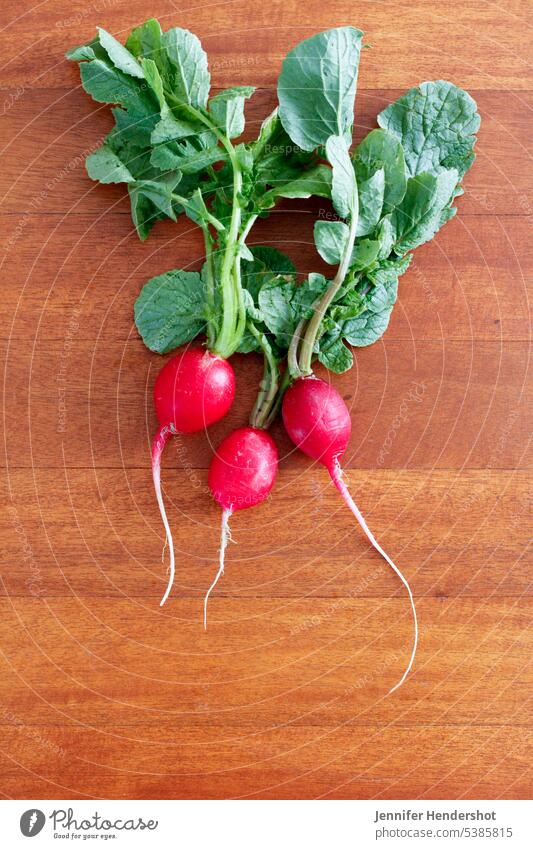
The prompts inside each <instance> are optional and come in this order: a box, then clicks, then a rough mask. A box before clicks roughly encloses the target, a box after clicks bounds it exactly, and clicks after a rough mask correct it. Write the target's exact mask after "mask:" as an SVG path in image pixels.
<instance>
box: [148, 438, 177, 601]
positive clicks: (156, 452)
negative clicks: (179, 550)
mask: <svg viewBox="0 0 533 849" xmlns="http://www.w3.org/2000/svg"><path fill="white" fill-rule="evenodd" d="M175 434H176V430H175V428H174V426H173V425H163V427H161V428H160V429H159V430H158V431H157V433H156V435H155V437H154V441H153V443H152V478H153V481H154V489H155V495H156V498H157V503H158V505H159V512H160V513H161V518H162V520H163V525H164V526H165V534H166V537H165V546H166V545H168V553H169V557H170V563H169V567H168V584H167V588H166V590H165V594H164V596H163V598H162V599H161V602H160V606H161V607H162V606H163V605H164V603H165V601H166V600H167V598H168V596H169V593H170V590H171V589H172V584H173V583H174V573H175V565H174V544H173V542H172V533H171V531H170V525H169V523H168V519H167V513H166V510H165V503H164V501H163V494H162V492H161V455H162V453H163V449H164V447H165V445H166V444H167V441H168V439H169V437H170V436H174V435H175ZM164 551H165V547H163V553H164Z"/></svg>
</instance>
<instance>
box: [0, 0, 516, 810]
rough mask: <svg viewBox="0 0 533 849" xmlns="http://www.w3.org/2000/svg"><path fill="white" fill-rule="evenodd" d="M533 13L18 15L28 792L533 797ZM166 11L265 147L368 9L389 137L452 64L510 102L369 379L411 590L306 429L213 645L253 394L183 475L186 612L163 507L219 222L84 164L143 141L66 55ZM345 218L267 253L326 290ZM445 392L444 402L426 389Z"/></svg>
mask: <svg viewBox="0 0 533 849" xmlns="http://www.w3.org/2000/svg"><path fill="white" fill-rule="evenodd" d="M528 11H529V10H528V4H527V3H526V2H525V0H524V1H523V0H509V2H507V3H505V4H504V5H502V4H496V3H491V2H481V0H473V2H466V3H465V2H464V1H463V0H461V2H459V0H448V2H446V3H440V4H437V3H428V2H413V3H408V4H405V3H401V4H400V3H399V2H397V0H391V1H390V2H379V0H372V2H366V0H363V2H360V3H358V4H355V5H354V4H353V3H348V2H336V3H330V4H326V3H324V2H323V0H307V2H305V3H304V4H302V3H296V2H293V0H284V2H279V0H275V2H268V3H263V4H258V3H252V2H251V0H235V2H214V3H212V2H210V3H207V2H204V0H200V2H197V3H185V4H179V6H178V4H175V3H174V2H172V0H151V2H150V3H146V0H142V2H141V0H128V2H125V0H106V2H94V3H91V2H87V0H69V2H68V3H67V2H65V0H44V2H40V3H31V2H28V0H16V2H15V0H3V2H2V5H1V10H0V16H1V25H2V30H1V38H2V51H1V63H0V64H1V67H2V71H1V77H0V81H1V87H2V90H1V92H0V94H1V103H2V108H1V109H0V115H1V117H0V126H1V127H2V153H1V160H0V162H1V167H0V195H1V197H2V203H1V205H0V228H1V234H2V236H1V262H2V297H1V299H0V320H1V330H0V350H1V354H2V361H3V363H4V364H5V368H4V385H3V423H2V427H3V445H4V452H3V454H2V459H1V467H2V477H3V481H4V484H3V488H2V492H1V504H2V511H1V520H0V521H1V524H0V539H1V548H2V581H1V586H0V622H1V625H0V793H1V794H2V795H3V796H4V797H5V798H93V797H96V798H207V799H211V798H228V797H231V798H241V797H242V798H316V797H320V798H376V799H386V798H396V799H398V798H406V799H408V798H476V799H478V798H530V797H531V793H532V791H533V781H532V775H531V719H532V712H531V695H532V693H531V685H532V683H533V674H532V670H531V657H532V638H531V611H532V606H533V587H532V577H533V575H532V570H531V558H530V556H529V544H530V537H531V512H532V511H531V475H530V469H531V461H532V454H531V449H530V434H531V417H532V409H533V408H532V404H531V381H530V375H529V362H530V339H531V332H530V327H531V325H530V308H529V293H528V286H529V282H530V280H531V272H532V270H533V249H532V230H531V204H532V202H533V200H532V193H531V190H532V184H531V174H532V169H531V139H532V137H533V133H532V121H531V106H532V89H533V85H532V82H531V52H530V44H531V28H530V26H529V25H528ZM150 15H153V16H157V17H159V18H160V20H161V22H162V25H163V26H164V27H169V26H172V25H178V26H183V27H187V28H189V29H191V30H193V31H194V32H195V33H197V34H198V35H199V36H200V38H201V39H202V42H203V44H204V47H205V48H206V50H207V52H208V54H209V57H210V63H211V70H212V76H213V83H214V85H215V87H217V88H219V87H227V86H229V85H235V84H243V83H246V84H254V85H256V86H258V88H259V91H258V92H257V93H256V95H254V97H253V99H252V101H251V103H250V106H249V108H248V112H247V117H248V129H247V132H248V133H249V134H251V133H253V132H254V131H255V130H256V129H257V126H258V123H259V122H260V121H261V119H262V118H263V117H264V116H265V115H266V114H267V111H268V110H269V108H271V107H272V105H273V103H274V102H275V82H276V78H277V74H278V71H279V68H280V64H281V60H282V57H283V56H284V54H285V53H286V52H287V50H288V49H289V48H290V47H291V46H293V45H294V44H295V43H296V42H298V41H299V40H301V39H302V38H304V37H306V36H309V35H311V34H312V33H313V32H316V31H318V30H320V29H326V28H328V27H331V26H337V25H341V24H348V23H351V24H354V25H356V26H359V27H360V28H362V29H363V30H365V33H366V41H367V43H369V44H370V45H371V46H372V49H371V50H366V51H364V54H363V57H362V63H361V70H360V77H359V93H358V105H357V121H356V124H357V126H356V135H357V136H361V135H362V134H363V133H365V132H366V131H367V129H368V128H369V127H372V126H374V125H375V116H376V114H377V112H378V111H379V110H380V109H381V108H382V107H383V106H384V105H385V104H386V103H387V102H389V101H390V100H391V99H393V98H395V97H397V96H398V95H399V94H400V93H401V92H402V91H404V90H405V89H406V88H408V87H410V86H412V85H414V84H416V83H418V82H420V81H422V80H425V79H435V78H444V79H450V80H452V81H453V82H455V83H456V84H458V85H462V86H464V87H466V88H468V90H469V91H471V93H472V94H473V96H474V97H475V98H476V100H477V102H478V105H479V110H480V113H481V116H482V126H481V131H480V134H479V144H478V148H477V154H478V156H477V160H476V163H475V165H474V167H473V168H472V170H471V171H470V172H469V174H468V175H467V178H466V181H465V188H466V193H465V195H464V197H462V198H460V200H459V204H458V206H459V214H458V216H457V217H456V218H455V219H454V220H453V221H452V222H450V223H449V224H448V225H447V226H446V228H444V230H443V231H442V232H441V233H439V234H438V236H437V237H436V238H435V240H434V241H433V242H432V243H430V244H428V245H426V246H424V247H423V248H420V249H419V250H418V251H417V253H416V258H415V261H414V263H413V266H412V268H411V269H410V271H409V272H408V274H406V275H405V277H404V278H403V279H402V283H401V289H400V299H399V303H398V306H397V308H396V310H395V312H394V314H393V318H392V321H391V325H390V328H389V330H388V332H387V334H386V335H385V336H384V337H383V339H382V340H380V342H378V343H377V344H376V345H374V346H373V347H371V348H368V349H364V350H360V351H358V353H357V358H356V363H355V367H354V369H353V370H352V371H351V372H350V373H348V374H345V375H342V376H340V377H339V378H336V385H337V386H338V388H339V389H340V391H341V392H342V394H343V396H344V397H345V399H346V400H347V403H348V405H349V406H350V409H351V412H352V416H353V437H352V441H351V445H350V449H349V452H348V455H347V467H348V469H349V471H348V478H349V482H350V485H351V487H352V489H353V492H354V494H355V495H356V497H357V500H358V502H359V504H360V507H361V509H362V510H363V512H364V513H365V514H366V515H367V517H368V520H369V523H370V524H371V526H372V527H373V529H374V530H375V532H376V534H377V535H378V536H379V538H380V540H381V541H382V542H383V544H384V545H385V547H386V548H387V549H388V550H389V551H390V552H391V553H393V555H394V556H395V559H396V561H397V562H398V564H399V565H400V567H401V568H402V569H403V570H404V572H405V574H406V575H407V577H408V578H409V580H410V582H411V585H412V587H413V590H414V594H415V596H416V601H417V608H418V612H419V619H420V629H421V634H420V647H419V653H418V656H417V660H416V665H415V668H414V671H413V674H412V675H411V677H410V678H409V680H408V681H407V683H406V684H405V685H404V687H402V688H401V689H400V690H399V691H397V692H395V693H394V694H393V695H392V696H387V692H388V690H389V688H390V687H391V686H392V685H393V684H394V683H395V682H396V681H397V680H398V678H399V677H400V675H401V673H402V671H403V668H404V666H405V664H406V661H407V659H408V655H409V647H410V640H411V619H410V610H409V606H408V602H407V600H406V597H405V594H404V592H403V590H402V587H401V586H400V585H399V583H398V581H397V580H396V578H395V576H394V575H393V574H392V572H390V570H387V568H386V566H385V564H384V563H383V562H382V561H381V560H380V559H379V557H378V556H377V555H376V554H375V553H374V552H373V551H372V550H371V549H370V548H369V547H368V545H367V543H366V541H365V539H364V538H362V536H361V534H360V533H359V532H358V530H357V528H356V527H355V526H354V524H353V522H352V519H351V517H350V515H349V514H348V513H347V512H346V510H345V509H344V508H343V506H342V504H341V503H340V502H339V500H338V498H337V496H336V493H335V491H334V490H333V488H332V486H331V485H330V484H329V482H328V480H327V478H326V475H325V473H324V471H323V470H322V469H321V468H319V467H317V466H316V465H313V464H312V463H311V462H310V461H308V460H307V459H306V458H305V457H303V456H302V455H298V454H297V453H296V452H294V451H293V450H292V449H291V445H290V443H289V441H288V439H287V437H286V436H285V435H284V433H283V429H282V427H281V426H280V425H279V424H278V425H276V426H275V428H274V430H273V434H274V436H275V438H276V441H277V443H278V446H279V449H280V454H281V457H282V460H281V470H280V475H279V480H278V483H277V485H276V488H275V490H274V492H273V494H272V497H271V498H269V499H268V501H267V502H266V503H265V504H264V505H262V506H261V507H260V508H257V509H256V510H251V511H245V512H244V513H242V514H240V515H237V516H235V517H234V520H233V533H234V539H235V541H236V543H238V544H237V545H234V546H230V550H229V553H228V561H227V568H226V574H225V576H224V579H223V581H222V582H221V583H220V584H219V586H218V588H217V591H216V593H215V594H214V595H213V597H212V600H211V609H210V627H209V629H208V631H207V633H204V631H203V628H202V621H201V613H202V609H201V605H202V597H203V593H204V592H205V589H206V587H207V586H208V585H209V583H210V581H211V579H212V576H213V570H214V568H215V560H216V549H217V541H218V534H219V527H218V525H219V514H218V512H217V509H216V508H215V507H214V505H213V504H212V502H211V501H210V499H209V498H208V496H207V495H206V477H207V472H206V470H207V466H208V464H209V460H210V457H211V454H212V450H213V446H214V445H216V443H217V442H218V441H219V440H220V439H221V438H222V436H223V435H224V434H225V433H226V432H227V431H228V430H229V429H230V428H231V427H232V426H233V425H236V424H238V423H242V422H244V421H245V420H246V417H247V414H248V411H249V409H250V406H251V404H252V402H253V397H254V393H255V389H256V384H257V381H258V379H259V375H260V371H261V363H260V362H259V360H258V359H256V358H255V356H248V357H240V358H236V371H237V378H238V400H237V402H236V404H235V407H234V409H233V410H232V412H231V414H230V415H229V416H228V418H227V419H226V420H225V421H224V422H222V423H220V424H219V425H217V426H215V427H214V428H212V429H211V430H210V431H209V434H207V435H206V434H200V435H197V436H194V437H191V438H188V439H184V440H182V441H181V440H175V441H174V443H173V444H172V445H171V446H170V447H169V449H168V451H167V455H166V457H165V462H164V485H165V491H166V496H167V498H168V500H169V504H170V517H171V522H172V526H173V529H174V532H175V536H176V547H177V551H178V577H177V583H176V586H175V589H174V591H173V594H172V597H171V601H170V603H169V604H167V606H166V607H164V608H163V609H161V608H160V607H159V598H160V596H161V593H162V590H163V587H164V583H165V566H164V565H163V564H162V562H161V552H162V545H163V538H162V533H161V526H160V520H159V516H158V512H157V507H156V504H155V500H154V497H153V493H152V489H151V478H150V471H149V463H148V460H149V455H148V446H149V440H150V436H151V434H152V433H153V431H154V424H155V420H154V414H153V411H152V406H151V399H150V393H151V388H152V385H153V381H154V377H155V374H156V372H157V369H158V368H159V366H160V364H161V360H160V359H159V358H158V357H157V356H156V355H153V354H150V353H149V352H148V351H147V350H146V349H145V348H144V347H143V345H142V343H141V342H140V341H139V339H138V337H137V335H136V332H135V328H134V327H133V324H132V304H133V301H134V299H135V297H136V295H137V293H138V291H139V287H140V286H141V285H142V283H143V281H144V280H145V279H146V278H147V277H148V276H150V275H153V274H154V273H156V272H162V271H164V270H166V269H168V268H171V267H184V268H193V269H194V268H198V267H199V265H200V264H201V261H202V245H201V240H200V238H199V235H198V233H197V232H196V231H195V230H194V229H192V228H191V225H190V222H188V221H187V220H186V219H181V220H179V221H178V223H177V224H172V223H171V222H167V223H164V224H159V225H157V226H156V228H155V229H154V231H153V234H152V235H151V237H150V239H149V240H148V242H146V243H145V244H141V243H140V242H139V241H138V240H137V238H136V236H135V234H134V233H133V232H132V225H131V220H130V217H129V212H128V203H127V201H126V200H125V198H124V193H123V192H122V190H121V188H120V187H119V186H109V187H102V186H99V185H95V184H94V183H91V181H90V180H89V179H88V178H87V176H86V173H85V169H84V165H83V160H84V157H85V155H86V154H87V153H88V152H89V151H90V150H91V149H93V148H94V147H95V146H96V145H97V144H98V143H99V141H100V140H101V138H102V136H103V135H104V134H105V133H106V132H107V131H108V129H109V127H110V116H109V115H108V114H107V109H106V107H100V106H99V105H97V104H95V103H93V102H91V101H90V99H89V98H88V97H87V96H86V95H85V94H84V93H83V92H82V91H81V89H80V86H79V77H78V71H77V68H76V67H74V66H72V65H71V64H69V63H67V62H66V61H65V60H64V58H63V55H64V52H65V50H66V49H68V48H69V47H71V46H72V45H74V44H77V43H81V42H83V41H86V40H88V39H89V38H90V37H91V36H92V33H93V31H94V27H95V26H96V25H97V24H98V25H102V26H105V27H106V28H107V29H108V30H110V31H111V32H113V33H114V34H115V35H117V36H118V37H120V38H122V39H123V38H124V37H125V35H126V34H127V32H128V31H129V29H131V27H132V26H134V25H135V24H137V23H139V22H140V21H142V20H144V19H145V18H146V17H148V16H150ZM319 209H320V204H319V202H308V201H286V202H284V203H283V204H282V205H281V206H280V207H279V208H278V209H277V210H276V212H275V213H274V214H273V215H272V216H271V217H270V219H269V220H267V221H262V222H260V223H259V224H258V225H257V227H256V229H255V230H254V233H253V236H252V239H251V242H252V243H257V244H263V243H266V244H271V245H276V246H279V247H280V248H282V249H284V250H286V251H287V252H288V253H289V254H290V255H291V256H292V258H293V259H294V260H295V262H296V264H297V267H298V271H299V272H300V273H301V274H302V275H304V274H306V273H307V272H308V271H309V270H311V269H314V270H318V269H320V268H321V266H320V263H319V262H317V258H316V256H315V253H314V249H313V245H312V227H313V222H314V220H315V218H316V216H317V214H318V213H319ZM414 388H416V393H414V392H413V389H414Z"/></svg>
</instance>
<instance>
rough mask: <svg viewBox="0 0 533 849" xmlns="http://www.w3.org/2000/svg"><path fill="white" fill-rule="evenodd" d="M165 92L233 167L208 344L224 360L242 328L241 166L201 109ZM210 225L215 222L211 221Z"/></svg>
mask: <svg viewBox="0 0 533 849" xmlns="http://www.w3.org/2000/svg"><path fill="white" fill-rule="evenodd" d="M165 94H166V96H168V98H169V99H170V100H171V101H173V102H174V103H175V104H176V106H179V107H180V108H181V109H185V111H186V112H188V113H189V114H190V115H192V116H193V118H195V119H196V120H197V121H200V122H201V123H202V124H204V126H206V127H207V128H208V129H209V130H211V132H213V133H214V134H215V135H216V137H217V139H218V140H219V142H220V143H221V144H222V146H223V147H224V149H225V150H226V151H227V154H228V156H229V159H230V162H231V166H232V168H233V203H232V210H231V220H230V226H229V230H228V235H227V239H226V247H225V251H224V258H223V260H222V267H221V272H220V288H221V292H222V325H221V327H220V329H219V332H218V334H217V337H216V339H215V341H214V344H213V346H212V347H211V350H212V351H213V353H215V354H218V355H219V356H220V357H223V358H224V359H227V358H228V357H229V356H231V354H233V352H234V351H235V350H236V348H237V347H238V345H239V342H240V337H239V336H238V335H237V333H238V328H241V335H242V331H243V330H244V326H243V322H242V319H241V320H239V313H240V311H241V312H242V307H241V300H242V294H241V292H240V291H236V288H238V289H239V290H240V274H237V277H236V278H235V276H234V274H233V265H234V263H235V260H237V262H239V257H238V253H237V240H238V238H239V229H240V225H241V207H240V200H239V195H240V193H241V190H242V173H241V168H240V165H239V161H238V159H237V155H236V153H235V148H234V147H233V145H232V143H231V141H230V140H229V139H228V137H227V136H226V135H225V134H224V133H222V132H221V131H220V129H219V128H218V127H217V126H216V124H213V122H212V121H211V120H210V118H209V117H208V116H207V115H204V113H203V112H201V111H200V110H199V109H195V108H194V107H193V106H190V105H187V106H184V104H183V103H180V101H179V100H178V98H176V97H175V96H174V95H173V94H172V93H170V92H168V93H167V92H165ZM216 220H217V219H214V221H216ZM211 223H213V222H211ZM219 223H220V222H219ZM213 226H216V225H215V224H213Z"/></svg>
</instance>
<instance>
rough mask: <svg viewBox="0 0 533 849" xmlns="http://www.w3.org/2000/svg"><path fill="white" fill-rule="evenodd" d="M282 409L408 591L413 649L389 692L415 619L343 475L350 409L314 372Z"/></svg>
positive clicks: (290, 426) (293, 436)
mask: <svg viewBox="0 0 533 849" xmlns="http://www.w3.org/2000/svg"><path fill="white" fill-rule="evenodd" d="M282 413H283V423H284V425H285V428H286V430H287V433H288V434H289V436H290V438H291V439H292V441H293V442H294V444H295V445H297V446H298V448H300V449H301V450H302V451H303V452H304V454H307V455H308V456H309V457H312V458H313V460H318V461H319V462H320V463H322V464H323V465H324V466H325V467H326V469H327V470H328V472H329V473H330V475H331V479H332V480H333V483H334V484H335V486H336V487H337V489H338V490H339V492H340V494H341V495H342V497H343V499H344V501H345V503H346V505H347V506H348V507H349V509H350V510H351V511H352V513H353V514H354V516H355V518H356V519H357V521H358V522H359V524H360V525H361V527H362V529H363V531H364V532H365V534H366V535H367V537H368V539H369V540H370V542H371V543H372V545H373V546H374V548H375V549H376V550H377V551H379V553H380V554H381V556H382V557H383V558H384V559H385V560H386V561H387V563H388V564H389V566H390V567H391V568H392V569H393V570H394V571H395V573H396V574H397V575H398V577H399V578H400V580H401V581H402V583H403V584H404V586H405V587H406V589H407V592H408V593H409V600H410V602H411V608H412V611H413V617H414V641H413V649H412V652H411V658H410V660H409V664H408V666H407V669H406V670H405V672H404V674H403V676H402V678H401V680H400V681H399V682H398V684H396V685H395V686H394V687H393V688H392V690H389V692H390V693H392V692H394V690H397V689H398V687H400V686H401V685H402V684H403V682H404V681H405V679H406V678H407V675H408V674H409V670H410V669H411V666H412V664H413V661H414V658H415V654H416V647H417V643H418V621H417V617H416V608H415V603H414V599H413V594H412V592H411V587H410V586H409V584H408V582H407V580H406V579H405V578H404V576H403V575H402V573H401V572H400V570H399V569H398V567H397V566H396V565H395V564H394V563H393V561H392V560H391V559H390V557H389V556H388V554H387V553H386V552H385V551H384V550H383V549H382V548H381V546H380V545H379V543H378V542H377V540H376V539H375V537H374V535H373V534H372V532H371V531H370V529H369V527H368V525H367V524H366V522H365V520H364V518H363V516H362V515H361V513H360V511H359V508H358V507H357V505H356V503H355V502H354V500H353V498H352V496H351V495H350V492H349V490H348V487H347V486H346V484H345V482H344V480H343V477H342V469H341V466H340V463H339V458H340V457H342V455H343V454H344V452H345V451H346V448H347V446H348V442H349V440H350V433H351V429H352V423H351V419H350V413H349V411H348V408H347V406H346V404H345V403H344V401H343V399H342V397H341V396H340V395H339V393H338V392H337V390H336V389H335V388H334V387H333V386H331V384H329V383H326V381H324V380H320V379H318V378H316V377H315V376H314V375H311V376H309V377H302V378H299V379H298V380H296V381H295V382H294V383H293V385H292V386H291V387H290V388H289V389H288V390H287V392H286V393H285V396H284V398H283V407H282Z"/></svg>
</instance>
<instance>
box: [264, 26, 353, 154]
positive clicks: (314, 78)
mask: <svg viewBox="0 0 533 849" xmlns="http://www.w3.org/2000/svg"><path fill="white" fill-rule="evenodd" d="M362 37H363V33H362V32H361V31H360V30H358V29H354V27H338V28H337V29H331V30H327V31H326V32H321V33H319V34H318V35H314V36H312V37H311V38H307V39H306V40H305V41H302V42H301V43H300V44H298V45H297V46H296V47H295V48H294V49H293V50H291V51H290V52H289V53H288V54H287V56H286V58H285V60H284V62H283V65H282V68H281V74H280V77H279V80H278V100H279V104H280V105H279V115H280V119H281V123H282V124H283V126H284V128H285V130H286V131H287V133H288V134H289V136H290V138H291V139H292V141H293V142H294V143H295V144H297V145H299V146H300V147H301V148H302V149H303V150H315V149H316V148H317V147H319V146H320V145H324V144H325V143H326V141H327V140H328V138H329V137H330V136H341V137H342V138H344V140H345V141H346V143H347V144H349V143H350V141H351V132H352V125H353V109H354V100H355V89H356V85H357V72H358V68H359V54H360V51H361V39H362Z"/></svg>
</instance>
